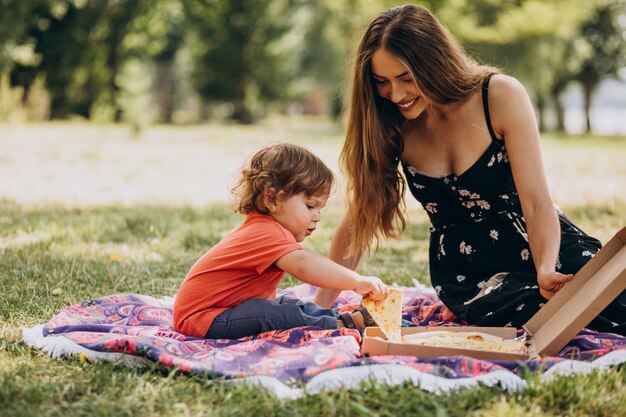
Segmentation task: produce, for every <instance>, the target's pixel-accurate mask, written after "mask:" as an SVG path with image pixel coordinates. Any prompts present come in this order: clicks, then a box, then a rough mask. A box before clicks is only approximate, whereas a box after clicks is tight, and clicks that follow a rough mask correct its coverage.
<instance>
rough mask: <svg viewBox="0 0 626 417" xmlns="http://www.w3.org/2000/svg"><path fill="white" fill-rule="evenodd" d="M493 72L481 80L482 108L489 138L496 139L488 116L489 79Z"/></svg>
mask: <svg viewBox="0 0 626 417" xmlns="http://www.w3.org/2000/svg"><path fill="white" fill-rule="evenodd" d="M494 74H496V73H495V72H492V73H491V74H489V75H488V76H487V77H485V79H484V80H483V109H484V111H485V120H486V121H487V128H488V129H489V134H490V135H491V139H492V140H498V137H497V136H496V132H494V131H493V127H492V126H491V117H489V80H491V77H492V76H493V75H494Z"/></svg>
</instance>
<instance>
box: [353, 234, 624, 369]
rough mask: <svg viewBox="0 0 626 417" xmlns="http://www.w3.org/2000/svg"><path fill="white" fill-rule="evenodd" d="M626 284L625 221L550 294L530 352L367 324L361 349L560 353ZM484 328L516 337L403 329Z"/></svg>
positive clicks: (426, 354) (535, 323)
mask: <svg viewBox="0 0 626 417" xmlns="http://www.w3.org/2000/svg"><path fill="white" fill-rule="evenodd" d="M625 289H626V227H624V228H623V229H622V230H620V231H619V232H617V234H616V235H615V236H614V237H613V238H612V239H611V240H609V242H608V243H607V244H606V245H604V247H603V248H602V249H601V250H600V251H599V252H598V253H597V254H596V255H595V256H594V257H593V258H592V259H591V260H589V262H587V264H586V265H585V266H584V267H583V268H582V269H581V270H580V271H578V273H577V274H576V275H575V276H574V279H572V280H571V281H570V282H569V283H568V284H567V285H565V286H564V287H563V289H562V290H560V291H559V292H558V293H556V295H555V296H554V297H552V298H551V299H550V300H549V301H548V302H547V303H546V304H545V305H544V306H543V307H542V308H541V309H540V310H539V311H538V312H537V313H536V314H535V315H534V316H533V317H531V319H530V320H528V322H526V324H525V325H524V326H523V329H524V330H525V331H526V333H527V335H528V339H527V343H528V353H527V354H525V355H524V354H513V353H502V352H492V351H480V350H471V349H460V348H442V347H430V346H420V345H411V344H402V343H392V342H389V341H387V340H386V339H385V337H384V334H383V333H382V332H381V330H380V329H379V328H378V327H368V328H367V329H365V335H364V337H363V345H362V347H361V352H362V353H363V354H366V355H413V356H419V357H421V358H425V359H431V358H436V357H441V356H456V355H467V356H471V357H474V358H477V359H488V360H516V359H519V360H525V359H531V358H536V357H539V356H552V355H554V354H556V353H558V352H559V351H560V350H561V349H562V348H563V347H564V346H565V345H566V344H567V343H568V342H569V341H570V340H572V339H573V338H574V337H575V336H576V335H577V334H578V332H579V331H580V330H581V329H582V328H583V327H585V326H586V325H588V324H589V323H590V322H591V321H592V320H593V319H594V318H595V317H596V316H597V315H598V314H600V312H601V311H602V310H604V308H606V306H608V305H609V304H610V303H611V301H613V299H615V297H617V296H618V295H619V294H620V293H621V292H622V291H624V290H625ZM442 330H447V331H454V332H471V331H474V332H483V333H489V334H493V335H496V336H500V337H503V338H506V339H513V338H515V337H516V333H517V332H516V329H515V328H512V327H508V328H507V327H403V328H402V335H406V334H413V333H418V332H432V331H442Z"/></svg>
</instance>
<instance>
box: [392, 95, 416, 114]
mask: <svg viewBox="0 0 626 417" xmlns="http://www.w3.org/2000/svg"><path fill="white" fill-rule="evenodd" d="M417 100H419V97H415V98H414V99H412V100H409V101H405V102H404V103H396V106H398V108H400V111H409V110H411V109H412V108H413V106H415V103H417Z"/></svg>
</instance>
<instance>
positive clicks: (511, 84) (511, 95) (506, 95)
mask: <svg viewBox="0 0 626 417" xmlns="http://www.w3.org/2000/svg"><path fill="white" fill-rule="evenodd" d="M527 95H528V93H526V88H524V85H523V84H522V83H521V82H520V81H519V80H518V79H517V78H515V77H512V76H510V75H506V74H500V73H498V74H494V75H493V76H492V77H491V79H490V80H489V104H491V103H492V102H493V103H494V104H497V105H502V104H506V103H507V102H510V101H511V100H514V99H516V98H519V97H520V96H527Z"/></svg>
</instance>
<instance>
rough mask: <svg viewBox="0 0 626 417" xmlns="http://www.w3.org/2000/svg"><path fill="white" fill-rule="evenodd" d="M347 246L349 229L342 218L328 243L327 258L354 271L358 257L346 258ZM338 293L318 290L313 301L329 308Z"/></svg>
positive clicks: (329, 290)
mask: <svg viewBox="0 0 626 417" xmlns="http://www.w3.org/2000/svg"><path fill="white" fill-rule="evenodd" d="M349 244H350V227H349V225H348V219H347V218H346V217H344V218H343V220H342V221H341V223H340V224H339V227H338V228H337V230H336V231H335V234H334V235H333V240H332V242H331V243H330V250H329V252H328V257H329V258H330V259H331V260H333V261H334V262H336V263H338V264H339V265H343V266H344V267H346V268H348V269H351V270H355V269H356V267H357V265H358V264H359V259H360V256H354V257H346V255H345V254H346V253H347V252H348V246H349ZM340 293H341V290H336V289H331V288H318V290H317V294H316V296H315V299H314V300H313V301H314V302H315V303H317V304H319V305H321V306H323V307H327V308H329V307H331V306H332V305H333V302H334V301H335V300H336V299H337V297H338V296H339V294H340Z"/></svg>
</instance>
